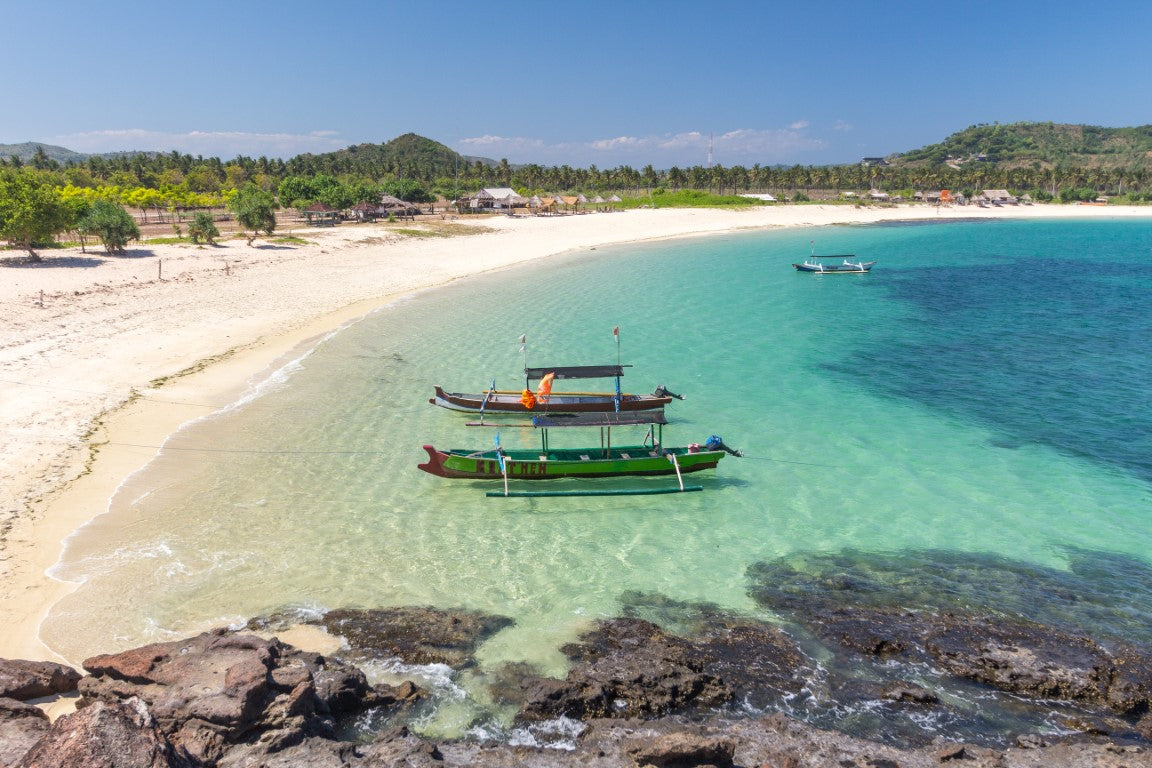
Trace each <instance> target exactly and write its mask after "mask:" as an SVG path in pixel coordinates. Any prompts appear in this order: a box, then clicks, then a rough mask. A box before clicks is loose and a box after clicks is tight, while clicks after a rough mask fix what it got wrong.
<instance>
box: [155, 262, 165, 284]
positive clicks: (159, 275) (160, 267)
mask: <svg viewBox="0 0 1152 768" xmlns="http://www.w3.org/2000/svg"><path fill="white" fill-rule="evenodd" d="M156 279H157V280H163V279H164V259H159V260H157V261H156Z"/></svg>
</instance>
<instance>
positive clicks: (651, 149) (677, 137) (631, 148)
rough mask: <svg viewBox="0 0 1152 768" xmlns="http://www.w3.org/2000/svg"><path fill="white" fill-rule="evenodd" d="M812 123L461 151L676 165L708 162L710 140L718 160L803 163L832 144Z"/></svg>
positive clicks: (494, 144) (503, 143) (483, 143)
mask: <svg viewBox="0 0 1152 768" xmlns="http://www.w3.org/2000/svg"><path fill="white" fill-rule="evenodd" d="M808 128H809V123H808V122H807V121H798V122H796V123H793V124H792V125H789V126H788V127H786V128H776V129H749V128H744V129H737V130H732V131H726V132H723V133H717V134H708V133H704V132H702V131H685V132H683V133H666V134H654V135H650V136H614V137H611V138H603V139H593V140H590V141H585V142H551V143H550V142H547V141H544V140H542V139H534V138H527V137H522V136H517V137H505V136H491V135H485V136H478V137H475V138H467V139H463V140H461V141H460V142H458V145H457V149H458V150H459V151H461V152H463V153H464V154H474V155H482V156H486V157H490V158H492V159H501V158H507V159H508V160H509V162H512V163H539V164H541V165H559V164H565V163H566V164H568V165H572V166H589V165H597V166H599V167H601V168H612V167H615V166H618V165H632V166H637V165H641V166H642V165H648V164H652V165H654V166H656V167H658V168H667V167H671V166H673V165H680V166H686V167H687V166H693V165H704V164H705V163H706V162H707V160H708V149H709V143H711V146H712V158H713V162H714V163H717V164H720V165H747V166H750V165H754V164H756V163H760V164H761V165H770V164H774V163H783V162H798V160H797V159H796V158H797V157H800V156H803V155H804V154H805V153H812V152H818V151H820V150H823V149H825V148H827V144H826V143H825V142H824V141H823V140H821V139H819V138H816V137H814V136H812V135H811V134H810V133H809V131H808Z"/></svg>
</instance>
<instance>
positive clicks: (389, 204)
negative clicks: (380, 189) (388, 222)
mask: <svg viewBox="0 0 1152 768" xmlns="http://www.w3.org/2000/svg"><path fill="white" fill-rule="evenodd" d="M379 210H380V213H382V214H383V215H385V216H387V215H388V214H390V213H391V214H394V215H396V216H414V215H415V214H417V213H419V212H420V209H419V208H417V207H416V206H415V205H414V204H412V203H409V202H408V201H407V200H401V199H400V198H398V197H395V196H393V195H384V196H383V197H381V198H380V205H379Z"/></svg>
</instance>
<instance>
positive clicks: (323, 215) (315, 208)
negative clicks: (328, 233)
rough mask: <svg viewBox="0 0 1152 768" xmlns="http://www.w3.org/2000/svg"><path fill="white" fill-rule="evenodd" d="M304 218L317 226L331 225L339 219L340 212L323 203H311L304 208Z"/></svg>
mask: <svg viewBox="0 0 1152 768" xmlns="http://www.w3.org/2000/svg"><path fill="white" fill-rule="evenodd" d="M304 220H305V221H307V222H308V224H309V225H315V226H318V227H324V226H329V227H330V226H332V225H333V224H336V223H337V222H338V221H340V212H339V211H338V210H336V209H335V208H333V207H332V206H329V205H325V204H324V203H312V205H310V206H308V207H307V208H305V209H304Z"/></svg>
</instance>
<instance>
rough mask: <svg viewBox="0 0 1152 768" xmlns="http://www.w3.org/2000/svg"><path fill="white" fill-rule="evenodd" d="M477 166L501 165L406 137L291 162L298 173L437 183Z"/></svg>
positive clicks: (414, 135)
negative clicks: (380, 176)
mask: <svg viewBox="0 0 1152 768" xmlns="http://www.w3.org/2000/svg"><path fill="white" fill-rule="evenodd" d="M476 162H480V163H483V164H484V165H493V166H494V165H496V164H497V163H496V162H495V161H493V160H489V159H487V158H483V157H466V156H464V155H461V154H459V153H458V152H456V151H455V150H454V149H452V148H451V147H448V146H445V145H444V144H441V143H440V142H438V141H433V140H432V139H426V138H424V137H423V136H418V135H416V134H415V133H406V134H404V135H403V136H397V137H396V138H394V139H392V140H391V141H389V142H387V143H385V144H356V145H353V146H351V147H348V148H347V149H341V150H339V151H337V152H327V153H325V154H322V155H298V156H297V157H294V158H292V159H291V160H289V161H288V169H289V171H290V172H294V173H308V172H313V173H315V172H330V173H331V172H335V173H360V174H367V175H374V174H377V173H379V172H381V171H385V172H389V173H394V174H396V175H398V176H404V175H407V176H408V177H416V178H424V179H434V178H440V177H447V178H451V177H452V175H453V174H454V173H455V172H456V171H457V170H458V169H459V168H461V167H463V166H465V165H469V164H472V163H476ZM405 170H407V174H405Z"/></svg>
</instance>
